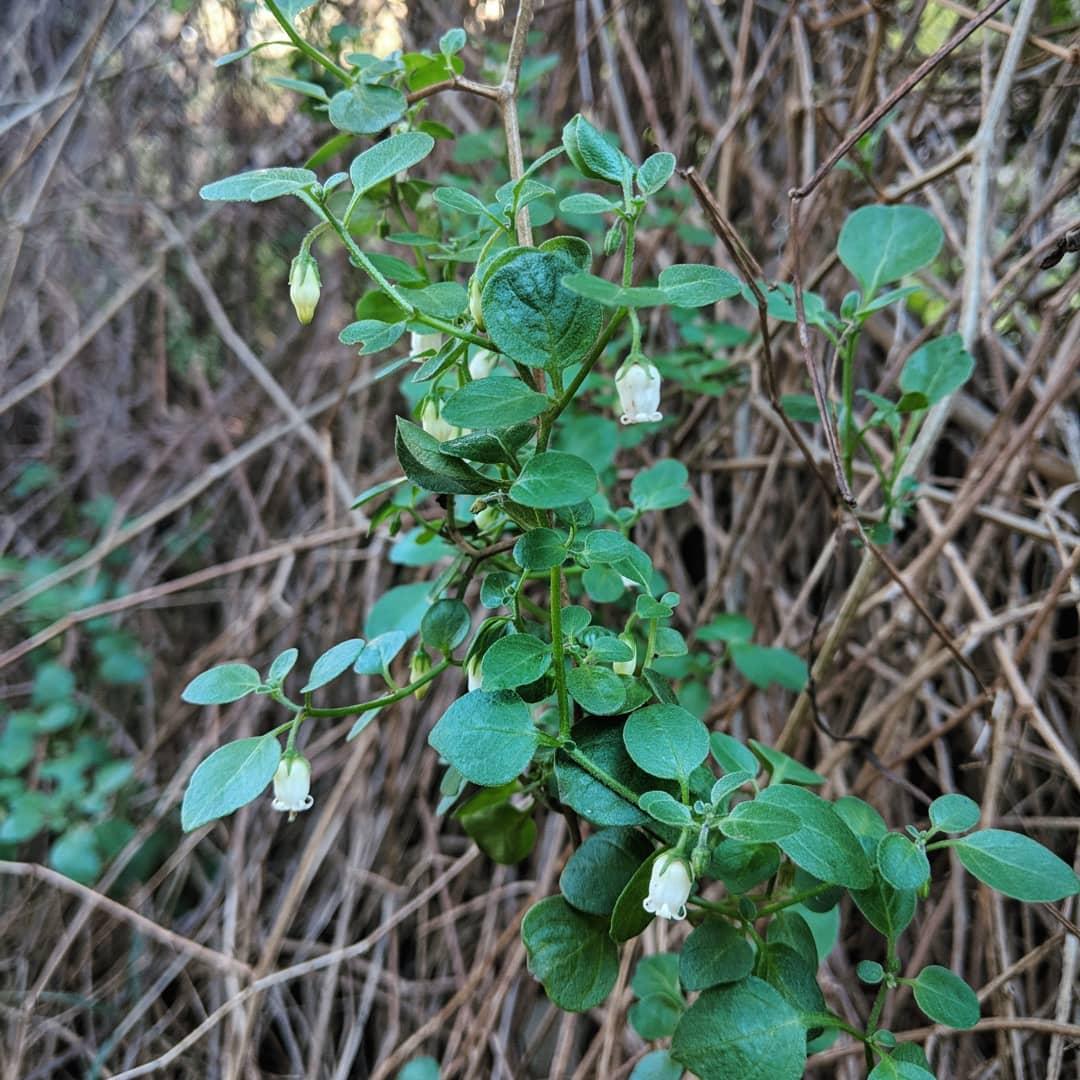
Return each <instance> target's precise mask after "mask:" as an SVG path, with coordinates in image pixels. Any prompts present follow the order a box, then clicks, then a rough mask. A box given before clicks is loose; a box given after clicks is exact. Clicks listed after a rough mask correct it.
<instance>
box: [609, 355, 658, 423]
mask: <svg viewBox="0 0 1080 1080" xmlns="http://www.w3.org/2000/svg"><path fill="white" fill-rule="evenodd" d="M615 389H616V390H617V391H618V393H619V404H620V405H621V406H622V411H623V412H622V422H623V423H624V424H650V423H653V422H654V421H656V420H659V419H661V415H662V414H661V413H660V411H659V405H660V372H659V371H657V370H656V366H655V365H654V364H650V363H649V361H648V360H646V359H645V357H644V356H641V355H640V354H637V355H633V356H631V357H630V358H629V360H628V361H627V363H625V364H623V366H622V367H621V368H619V370H618V372H616V374H615Z"/></svg>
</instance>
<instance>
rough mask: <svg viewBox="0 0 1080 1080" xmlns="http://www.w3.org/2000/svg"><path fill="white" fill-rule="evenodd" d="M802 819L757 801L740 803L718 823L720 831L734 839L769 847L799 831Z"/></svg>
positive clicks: (777, 807) (788, 811)
mask: <svg viewBox="0 0 1080 1080" xmlns="http://www.w3.org/2000/svg"><path fill="white" fill-rule="evenodd" d="M799 826H800V822H799V818H798V817H797V816H796V815H795V814H793V813H792V812H791V811H790V810H785V809H784V808H783V807H781V806H770V805H769V804H767V803H762V802H758V800H757V799H753V800H750V801H748V802H741V803H739V804H738V805H737V806H736V807H735V808H734V809H733V810H732V811H731V813H730V814H728V816H727V817H726V818H723V819H722V820H721V821H720V822H719V827H720V831H721V832H722V833H723V834H724V835H725V836H728V837H731V839H733V840H746V841H748V842H750V843H752V844H767V843H770V842H771V841H773V840H779V839H781V837H784V836H790V835H791V834H792V833H794V832H796V831H797V830H798V829H799Z"/></svg>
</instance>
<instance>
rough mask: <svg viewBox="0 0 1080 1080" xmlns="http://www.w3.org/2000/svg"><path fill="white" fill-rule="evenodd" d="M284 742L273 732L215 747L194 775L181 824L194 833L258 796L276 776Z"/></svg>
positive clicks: (189, 782) (186, 791) (181, 808)
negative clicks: (200, 827)
mask: <svg viewBox="0 0 1080 1080" xmlns="http://www.w3.org/2000/svg"><path fill="white" fill-rule="evenodd" d="M280 760H281V744H280V743H279V742H278V741H277V739H276V738H274V736H272V735H263V736H261V737H259V738H254V739H237V740H236V742H231V743H226V744H225V745H224V746H222V747H219V748H218V749H217V750H215V751H214V752H213V753H212V754H211V755H210V756H209V757H208V758H206V759H205V760H204V761H202V762H201V763H200V764H199V767H198V768H197V769H196V770H195V771H194V772H193V773H192V774H191V779H190V780H189V781H188V786H187V788H186V790H185V791H184V801H183V803H182V804H181V806H180V825H181V827H182V828H183V830H184V832H191V830H192V829H197V828H198V827H199V826H200V825H205V824H206V823H207V822H208V821H213V820H214V819H215V818H220V817H225V815H226V814H231V813H232V812H233V811H234V810H239V809H240V807H241V806H246V805H247V804H248V803H249V802H251V801H252V799H257V798H258V797H259V796H260V795H261V794H262V793H263V791H264V790H265V789H266V786H267V784H269V783H270V781H271V780H272V779H273V778H274V773H275V771H276V770H277V767H278V762H279V761H280Z"/></svg>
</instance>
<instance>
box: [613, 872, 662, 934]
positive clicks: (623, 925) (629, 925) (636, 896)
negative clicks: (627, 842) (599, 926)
mask: <svg viewBox="0 0 1080 1080" xmlns="http://www.w3.org/2000/svg"><path fill="white" fill-rule="evenodd" d="M662 854H663V852H662V851H654V852H653V853H652V855H650V856H649V857H648V859H646V860H645V862H643V863H642V864H641V865H640V866H639V867H638V868H637V870H635V871H634V876H633V877H632V878H631V879H630V880H629V881H628V882H627V883H626V888H625V889H623V891H622V892H621V893H619V899H618V900H616V901H615V910H614V911H612V913H611V928H610V931H609V932H610V935H611V940H612V941H615V942H618V943H619V944H620V945H621V944H622V943H623V942H624V941H629V940H630V939H631V938H636V937H637V936H638V934H640V933H642V932H643V931H644V930H645V928H646V927H647V926H648V925H649V923H651V922H652V921H653V918H654V916H653V915H650V914H649V912H647V911H646V910H645V906H644V904H645V897H647V896H648V895H649V880H650V878H651V877H652V867H653V863H654V862H656V860H657V859H658V858H659V857H660V856H661V855H662Z"/></svg>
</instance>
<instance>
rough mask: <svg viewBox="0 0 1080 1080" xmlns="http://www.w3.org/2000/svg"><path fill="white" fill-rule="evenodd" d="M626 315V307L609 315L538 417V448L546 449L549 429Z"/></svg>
mask: <svg viewBox="0 0 1080 1080" xmlns="http://www.w3.org/2000/svg"><path fill="white" fill-rule="evenodd" d="M626 315H627V309H626V308H619V310H618V311H616V312H615V314H614V315H612V316H611V320H610V321H609V322H608V324H607V326H605V327H604V329H603V330H602V331H601V332H600V336H599V337H598V338H597V339H596V343H595V344H594V345H593V347H592V348H591V349H590V350H589V353H588V355H587V356H586V357H585V359H584V360H582V362H581V367H580V368H579V369H578V373H577V374H576V375H575V376H574V377H573V379H571V380H570V385H569V386H568V387H567V388H566V389H565V390H564V391H563V393H561V394H560V395H559V397H558V398H557V399H556V401H555V404H554V405H552V406H551V408H550V409H548V411H547V412H546V413H544V415H543V416H542V417H541V418H540V434H539V435H538V436H537V449H538V450H546V449H547V444H548V439H550V438H551V429H552V427H553V426H554V425H555V421H556V420H558V418H559V416H560V415H561V414H562V412H563V410H564V409H565V408H566V406H567V405H569V404H570V402H571V401H573V400H574V395H575V394H576V393H577V392H578V390H579V389H580V387H581V384H582V383H583V382H584V381H585V379H586V378H587V377H588V375H589V372H590V371H592V369H593V368H594V367H595V366H596V361H597V360H599V359H600V356H601V354H602V353H603V351H604V350H605V349H606V348H607V347H608V343H609V342H610V341H611V339H612V338H613V337H614V336H615V331H616V330H618V328H619V326H620V325H621V323H622V321H623V319H625V318H626Z"/></svg>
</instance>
